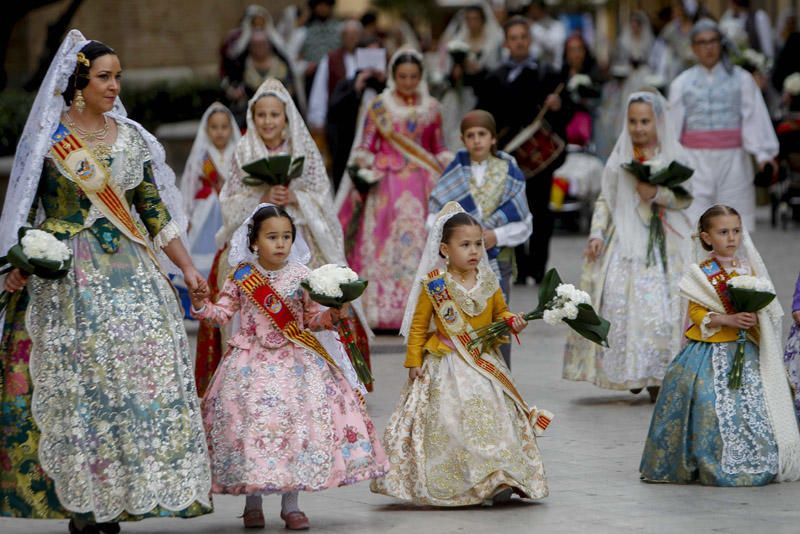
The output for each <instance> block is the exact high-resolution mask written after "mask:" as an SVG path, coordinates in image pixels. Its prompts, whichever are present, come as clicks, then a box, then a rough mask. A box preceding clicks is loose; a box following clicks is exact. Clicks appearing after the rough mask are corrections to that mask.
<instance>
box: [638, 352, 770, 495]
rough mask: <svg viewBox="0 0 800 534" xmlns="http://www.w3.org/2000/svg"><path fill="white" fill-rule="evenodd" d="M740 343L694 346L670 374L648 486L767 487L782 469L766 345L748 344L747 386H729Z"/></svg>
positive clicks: (646, 463) (646, 461) (648, 453)
mask: <svg viewBox="0 0 800 534" xmlns="http://www.w3.org/2000/svg"><path fill="white" fill-rule="evenodd" d="M735 351H736V343H735V342H733V343H703V342H698V341H690V342H689V344H688V345H686V347H685V348H684V349H683V351H681V353H680V354H679V355H678V356H677V357H676V358H675V360H674V361H673V362H672V364H671V365H670V367H669V369H668V370H667V374H666V376H665V377H664V382H663V385H662V387H661V393H660V394H659V396H658V401H657V402H656V406H655V410H654V411H653V419H652V421H651V423H650V432H649V434H648V436H647V442H646V444H645V448H644V454H643V455H642V462H641V465H640V467H639V470H640V472H641V474H642V479H643V480H646V481H648V482H669V483H678V484H686V483H691V482H699V483H700V484H703V485H708V486H763V485H765V484H768V483H769V482H771V481H772V480H773V479H774V478H775V475H776V474H777V472H778V446H777V443H776V441H775V436H774V432H773V429H772V423H771V422H770V419H769V415H768V412H767V406H766V401H765V399H764V388H763V385H762V382H761V373H760V369H759V359H758V347H757V346H756V345H754V344H753V343H751V342H750V341H747V342H746V344H745V366H744V372H743V375H742V386H741V388H739V389H730V388H728V371H729V370H730V368H731V365H732V363H733V358H734V354H735Z"/></svg>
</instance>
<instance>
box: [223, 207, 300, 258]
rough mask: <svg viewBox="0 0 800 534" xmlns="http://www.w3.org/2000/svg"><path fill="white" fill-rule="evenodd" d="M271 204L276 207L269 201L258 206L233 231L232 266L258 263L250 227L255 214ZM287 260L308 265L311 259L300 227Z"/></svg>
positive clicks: (229, 256)
mask: <svg viewBox="0 0 800 534" xmlns="http://www.w3.org/2000/svg"><path fill="white" fill-rule="evenodd" d="M270 206H272V207H276V206H275V204H269V203H267V202H264V203H262V204H259V205H258V206H256V209H254V210H253V213H251V214H250V217H248V218H247V220H246V221H245V222H244V224H242V226H240V227H239V228H238V229H237V230H236V231H235V232H234V233H233V237H232V238H231V251H230V253H229V254H228V263H229V264H230V265H231V267H236V266H237V265H239V264H240V263H242V262H248V263H252V264H254V265H258V256H256V255H255V254H254V253H253V251H252V250H250V237H249V236H250V229H251V228H252V227H253V216H254V215H255V214H256V213H257V212H258V210H260V209H261V208H268V207H270ZM287 261H293V262H296V263H299V264H301V265H306V264H307V263H308V262H309V261H311V250H310V249H309V248H308V243H306V240H305V238H303V234H302V232H301V231H300V229H299V228H298V229H297V235H295V238H294V243H293V244H292V250H291V252H289V258H288V259H287Z"/></svg>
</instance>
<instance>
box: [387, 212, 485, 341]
mask: <svg viewBox="0 0 800 534" xmlns="http://www.w3.org/2000/svg"><path fill="white" fill-rule="evenodd" d="M458 213H466V212H465V211H464V208H462V207H461V204H459V203H458V202H453V201H450V202H448V203H447V204H445V205H444V206H443V207H442V209H441V211H439V213H438V214H437V215H436V222H435V223H433V228H431V231H430V233H428V240H427V241H426V242H425V248H424V249H423V251H422V258H421V259H420V261H419V267H418V268H417V273H416V274H415V275H414V282H413V284H412V285H411V292H410V293H409V294H408V302H407V303H406V310H405V312H404V314H403V323H402V325H401V326H400V335H401V336H403V337H405V338H406V339H408V333H409V331H410V330H411V322H412V321H413V319H414V311H415V310H416V309H417V302H418V301H419V297H420V295H421V294H422V281H423V280H424V279H425V277H427V276H428V273H430V272H431V271H433V270H434V269H441V270H445V269H446V266H445V262H444V259H442V257H441V256H440V255H439V245H440V244H441V243H442V233H443V230H444V225H445V223H446V222H447V221H449V220H450V218H452V217H453V215H456V214H458ZM478 269H480V270H484V271H487V272H491V271H492V267H491V265H490V264H489V256H487V255H486V250H484V251H483V255H482V257H481V261H480V264H479V265H478Z"/></svg>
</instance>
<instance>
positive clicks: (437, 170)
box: [369, 97, 444, 176]
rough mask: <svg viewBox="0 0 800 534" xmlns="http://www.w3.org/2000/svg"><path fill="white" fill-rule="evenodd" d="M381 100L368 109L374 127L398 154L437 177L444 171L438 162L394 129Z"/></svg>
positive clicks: (376, 100) (377, 100) (381, 98)
mask: <svg viewBox="0 0 800 534" xmlns="http://www.w3.org/2000/svg"><path fill="white" fill-rule="evenodd" d="M383 98H388V97H380V98H376V99H375V101H374V102H373V104H372V106H371V107H370V108H369V114H370V117H372V120H373V121H374V122H375V126H376V127H377V128H378V131H380V132H381V135H382V136H383V137H384V138H385V139H386V140H387V141H389V143H391V144H392V146H393V147H394V148H395V149H397V150H398V151H399V152H402V153H403V154H404V155H406V156H407V157H408V158H409V159H411V160H413V161H414V163H416V164H417V165H419V166H421V167H423V168H425V169H426V170H427V171H428V172H429V173H431V174H434V175H436V176H439V175H441V174H442V171H443V170H444V169H443V167H442V165H441V164H440V163H439V161H438V160H437V159H436V158H435V157H433V155H432V154H431V153H430V152H428V151H427V150H425V149H424V148H423V147H421V146H420V145H419V144H418V143H417V142H416V141H414V140H413V139H411V138H410V137H408V136H406V135H403V134H401V133H399V132H398V131H396V130H395V129H394V124H393V123H392V116H391V114H390V113H389V110H388V109H386V105H385V104H384V103H383Z"/></svg>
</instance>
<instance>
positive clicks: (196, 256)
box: [173, 102, 242, 318]
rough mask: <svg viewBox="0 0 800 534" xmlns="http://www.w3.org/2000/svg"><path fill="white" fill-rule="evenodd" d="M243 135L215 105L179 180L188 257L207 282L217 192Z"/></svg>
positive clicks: (218, 222)
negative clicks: (186, 216) (185, 224)
mask: <svg viewBox="0 0 800 534" xmlns="http://www.w3.org/2000/svg"><path fill="white" fill-rule="evenodd" d="M241 136H242V135H241V134H240V133H239V127H238V126H237V124H236V119H235V118H234V116H233V113H231V112H230V110H229V109H228V108H226V107H225V106H224V105H222V104H220V103H219V102H214V103H213V104H211V106H209V107H208V109H207V110H206V111H205V113H203V117H202V118H201V119H200V127H199V128H198V129H197V136H196V137H195V138H194V143H193V144H192V149H191V150H190V151H189V158H188V159H187V160H186V166H185V167H184V169H183V175H182V176H181V193H183V203H184V208H185V209H186V213H187V214H188V215H189V231H188V236H187V237H188V245H189V254H191V256H192V259H193V260H194V262H195V266H196V267H197V270H198V271H200V274H202V275H203V278H208V277H209V274H210V272H211V266H212V264H213V262H214V256H215V254H216V252H217V249H218V248H220V247H217V246H216V244H215V242H214V236H215V235H216V233H217V232H218V231H219V229H220V228H221V227H222V211H221V209H220V205H219V191H220V189H221V188H222V184H223V183H225V176H226V175H227V173H228V172H229V171H230V166H231V163H232V160H233V151H234V150H235V149H236V143H238V142H239V138H240V137H241ZM181 282H182V281H181V280H178V279H176V280H173V283H175V286H176V287H177V289H178V292H179V294H180V295H181V300H182V301H183V305H184V309H185V311H186V318H189V304H190V303H189V293H188V291H187V290H186V287H185V284H183V283H181Z"/></svg>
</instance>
